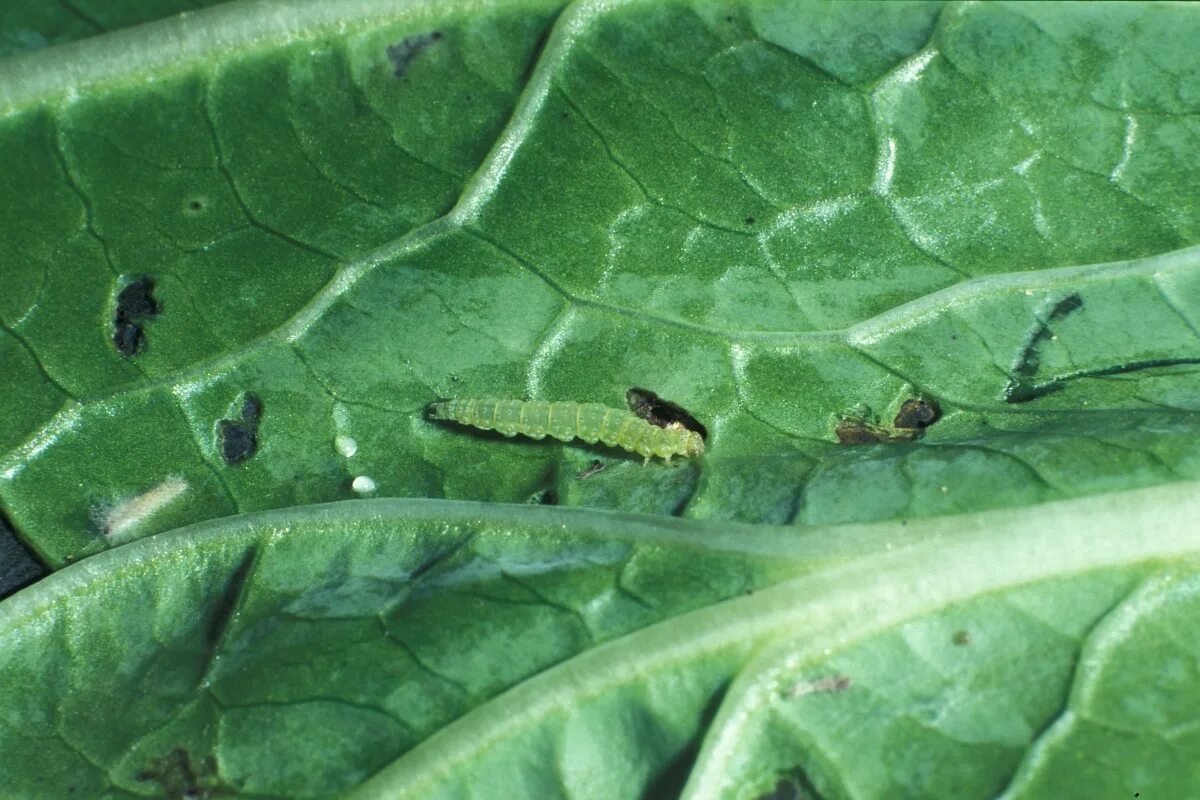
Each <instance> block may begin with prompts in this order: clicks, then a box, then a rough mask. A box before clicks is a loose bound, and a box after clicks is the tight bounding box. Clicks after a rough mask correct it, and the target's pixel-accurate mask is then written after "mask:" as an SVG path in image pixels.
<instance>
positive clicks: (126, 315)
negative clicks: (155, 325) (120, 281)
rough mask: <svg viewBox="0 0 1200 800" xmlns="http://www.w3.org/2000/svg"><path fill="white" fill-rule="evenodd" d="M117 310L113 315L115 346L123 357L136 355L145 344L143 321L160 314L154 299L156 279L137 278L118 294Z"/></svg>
mask: <svg viewBox="0 0 1200 800" xmlns="http://www.w3.org/2000/svg"><path fill="white" fill-rule="evenodd" d="M116 305H117V308H116V311H115V312H114V313H113V334H112V339H113V345H114V346H115V347H116V348H117V352H118V353H120V354H121V355H123V356H132V355H136V354H137V353H138V352H139V351H140V350H141V347H142V344H143V343H144V342H145V335H144V334H143V332H142V326H141V322H142V320H145V319H148V318H150V317H153V316H155V315H156V314H158V311H159V306H158V302H157V301H155V299H154V279H153V278H149V277H145V276H143V277H140V278H136V279H134V280H132V281H130V282H129V283H127V284H125V286H124V288H122V289H121V291H120V292H118V293H117V304H116Z"/></svg>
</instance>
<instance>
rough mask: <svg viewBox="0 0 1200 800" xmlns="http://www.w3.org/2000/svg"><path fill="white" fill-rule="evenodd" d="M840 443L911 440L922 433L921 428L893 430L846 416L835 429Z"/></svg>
mask: <svg viewBox="0 0 1200 800" xmlns="http://www.w3.org/2000/svg"><path fill="white" fill-rule="evenodd" d="M834 433H835V434H836V435H837V439H838V444H874V443H877V442H911V441H912V440H913V439H916V438H917V437H918V436H920V435H921V433H920V431H919V430H910V429H901V430H892V429H891V428H885V427H883V426H882V425H876V424H875V423H873V422H868V421H867V420H865V419H859V418H856V417H845V418H843V419H840V420H838V424H837V428H835V429H834Z"/></svg>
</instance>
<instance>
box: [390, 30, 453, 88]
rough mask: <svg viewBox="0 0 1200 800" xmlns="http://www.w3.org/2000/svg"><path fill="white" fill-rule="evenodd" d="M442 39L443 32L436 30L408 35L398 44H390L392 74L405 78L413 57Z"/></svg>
mask: <svg viewBox="0 0 1200 800" xmlns="http://www.w3.org/2000/svg"><path fill="white" fill-rule="evenodd" d="M441 40H442V32H441V31H434V32H433V33H425V34H418V35H416V36H406V37H404V39H402V40H401V41H399V42H397V43H396V44H390V45H388V47H387V57H388V60H390V61H391V62H392V74H393V75H395V76H396V77H397V78H403V77H404V73H406V72H408V67H409V65H410V64H412V61H413V59H414V58H416V57H417V56H418V55H420V54H421V52H422V51H423V50H424V49H425V48H427V47H429V46H430V45H431V44H433V43H434V42H440V41H441Z"/></svg>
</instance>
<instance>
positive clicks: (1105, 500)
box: [350, 482, 1200, 798]
mask: <svg viewBox="0 0 1200 800" xmlns="http://www.w3.org/2000/svg"><path fill="white" fill-rule="evenodd" d="M1196 519H1200V483H1198V482H1186V483H1176V484H1168V485H1166V486H1156V487H1152V488H1149V489H1138V490H1133V491H1128V492H1117V493H1112V494H1107V495H1100V496H1092V497H1085V498H1080V499H1074V500H1066V501H1057V502H1052V503H1044V504H1041V505H1036V506H1026V507H1023V508H1018V509H1002V510H997V511H984V512H978V513H976V514H968V515H961V516H955V517H938V518H933V519H927V520H921V521H913V522H910V523H909V524H907V525H902V524H901V523H894V522H893V523H883V524H880V525H876V526H864V527H869V528H873V529H874V531H875V532H876V533H877V534H879V538H878V541H887V539H888V536H887V534H889V533H893V534H894V537H893V541H892V542H891V543H890V544H891V547H892V549H891V550H890V551H888V550H887V548H886V547H885V548H884V549H883V550H882V551H881V552H876V553H874V554H871V555H865V556H862V557H860V558H857V559H852V560H850V561H848V562H843V563H841V564H839V565H835V566H833V567H832V568H828V569H825V570H822V571H819V572H816V573H812V574H809V575H806V576H804V577H800V578H797V579H794V580H792V581H788V582H786V583H783V584H780V585H778V586H774V587H771V588H769V589H764V590H762V591H760V592H758V593H756V594H754V595H751V596H747V597H739V598H736V599H733V600H727V601H725V602H722V603H719V604H716V605H713V606H709V607H706V608H703V609H700V610H698V611H693V612H690V613H688V614H684V615H681V616H679V617H675V618H674V619H671V620H668V621H665V622H661V623H658V624H656V625H652V626H650V627H648V628H644V629H642V630H640V631H637V632H635V633H632V634H629V635H628V636H625V637H623V638H621V639H616V640H613V641H611V642H607V643H605V644H602V645H600V646H598V647H596V648H594V649H593V650H590V651H588V652H586V653H584V654H582V655H580V656H577V657H575V658H573V659H571V660H569V661H567V662H564V663H562V664H559V665H557V666H555V667H552V668H550V669H549V670H547V671H545V672H543V673H541V674H540V675H538V676H536V677H535V678H532V679H530V680H528V681H526V682H525V683H523V684H520V685H518V686H516V687H514V688H512V689H510V690H509V691H507V692H505V693H504V694H501V695H499V696H498V697H496V698H494V699H493V700H491V701H488V702H487V703H485V704H483V705H482V706H479V707H478V708H476V709H474V710H473V711H471V712H469V713H468V714H466V715H465V716H463V717H461V718H460V719H459V720H457V721H455V722H454V723H451V724H450V725H448V726H446V727H445V728H443V729H442V730H440V731H438V732H437V733H435V734H434V735H432V736H431V737H429V738H428V739H426V740H425V741H423V742H422V743H421V744H420V745H418V746H417V747H416V748H414V749H413V750H411V751H409V753H407V754H405V755H404V756H402V757H401V758H400V759H398V760H397V761H396V762H394V763H393V764H391V765H390V766H388V767H386V768H385V769H384V770H382V771H381V772H380V773H378V774H377V775H376V776H375V777H374V778H372V779H371V780H369V781H367V782H366V783H364V784H362V786H360V787H359V789H357V790H356V791H355V792H353V793H352V794H351V795H350V796H351V797H354V798H368V797H389V798H397V797H414V798H415V797H421V796H423V795H425V794H427V793H428V792H429V790H430V784H431V783H435V782H436V781H437V780H439V779H440V778H442V777H445V776H447V775H449V774H451V773H452V772H453V771H454V770H455V769H456V767H458V766H460V765H462V764H463V763H466V762H468V761H470V760H471V759H472V758H474V757H475V756H476V755H477V754H478V753H479V752H481V751H483V750H486V749H487V748H488V747H489V746H490V745H491V744H493V743H497V742H501V741H504V740H506V739H511V738H513V737H514V736H516V735H518V734H519V732H520V730H521V729H522V728H523V727H525V726H528V725H532V724H536V722H538V721H540V720H542V719H543V718H544V717H546V716H549V715H552V714H554V713H555V712H556V711H558V710H560V709H563V708H570V707H578V706H579V704H580V703H582V702H585V701H586V700H587V699H589V698H593V697H598V696H601V695H603V694H605V693H607V692H611V691H612V690H613V689H614V688H615V687H616V686H618V685H619V684H620V683H621V681H622V678H623V677H626V676H639V675H645V674H647V673H648V672H652V671H654V670H656V669H664V668H668V667H670V666H671V665H674V664H679V663H684V662H687V661H690V660H693V659H695V658H697V657H700V656H712V655H716V654H719V653H722V652H724V653H726V654H733V655H736V654H737V653H738V652H739V651H742V652H749V650H750V648H753V647H756V646H759V645H761V644H763V643H766V642H776V643H777V644H776V646H777V647H788V648H789V654H790V658H792V659H799V660H804V659H806V658H810V657H812V656H814V655H817V654H819V653H822V652H824V651H825V650H827V649H840V648H843V647H846V646H847V645H850V644H852V643H854V642H856V641H859V640H861V639H864V638H866V637H869V636H871V635H873V634H875V633H878V632H880V631H883V630H886V629H888V628H890V627H892V626H895V625H898V624H901V623H903V622H905V621H907V620H909V619H912V618H915V617H918V616H920V615H922V614H927V613H932V612H934V611H937V610H938V609H941V608H943V607H946V606H948V605H950V604H953V603H956V602H961V601H965V600H969V599H971V598H973V597H976V596H979V595H983V594H987V593H990V592H996V591H1001V590H1004V589H1009V588H1014V587H1016V586H1020V585H1024V584H1030V583H1036V582H1038V581H1041V580H1045V579H1049V578H1054V577H1062V576H1067V575H1071V574H1080V573H1085V572H1090V571H1092V570H1096V569H1103V568H1106V567H1112V566H1119V565H1133V564H1137V563H1143V562H1152V561H1157V560H1168V559H1171V558H1174V557H1178V556H1181V555H1184V554H1187V553H1192V552H1197V551H1200V526H1197V525H1195V524H1194V520H1196ZM827 530H830V531H836V530H837V529H836V528H832V529H827ZM880 576H886V582H880V580H879V577H880ZM697 631H702V633H696V632H697ZM785 631H786V632H787V638H786V640H784V639H780V636H781V635H782V634H783V632H785ZM719 747H720V743H719V742H709V743H706V745H705V752H707V753H711V752H712V750H713V749H717V748H719ZM711 761H712V763H714V764H719V763H720V756H719V755H716V756H712V758H711Z"/></svg>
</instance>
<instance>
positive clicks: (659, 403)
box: [625, 386, 708, 439]
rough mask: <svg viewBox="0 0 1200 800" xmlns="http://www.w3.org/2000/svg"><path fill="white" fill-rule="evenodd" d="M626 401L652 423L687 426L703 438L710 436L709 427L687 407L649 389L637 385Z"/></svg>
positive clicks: (666, 425) (631, 408) (627, 394)
mask: <svg viewBox="0 0 1200 800" xmlns="http://www.w3.org/2000/svg"><path fill="white" fill-rule="evenodd" d="M625 402H627V403H628V404H629V410H630V411H632V412H633V413H634V414H635V415H636V416H639V417H641V418H642V419H644V420H646V422H649V423H650V424H651V425H657V426H658V427H660V428H686V429H687V430H689V431H695V432H696V433H698V434H700V438H701V439H707V438H708V428H706V427H704V426H703V425H701V424H700V421H699V420H698V419H696V418H695V417H693V416H692V415H691V413H689V412H688V410H687V409H686V408H684V407H683V406H681V405H679V404H678V403H672V402H671V401H670V400H663V399H662V398H661V397H659V396H658V395H657V394H655V393H654V392H652V391H650V390H649V389H639V388H637V387H636V386H635V387H634V388H632V389H630V390H629V391H628V392H626V393H625Z"/></svg>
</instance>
